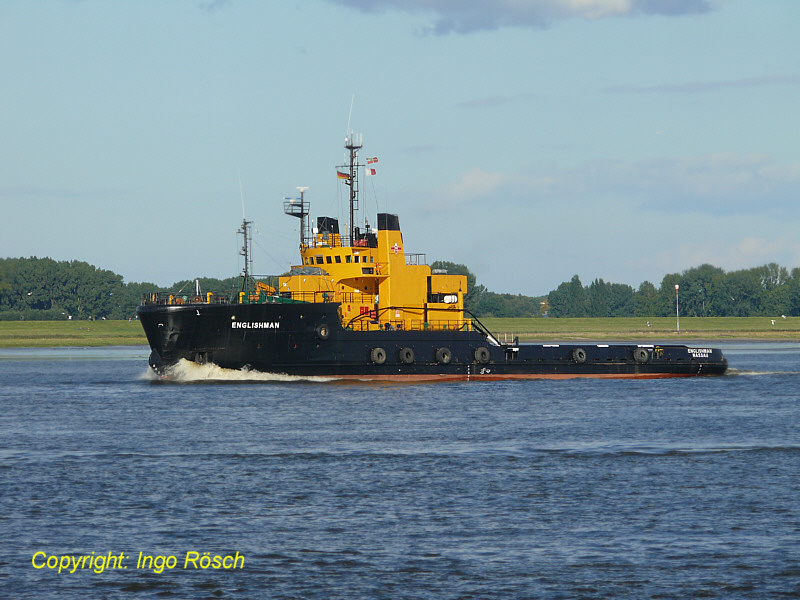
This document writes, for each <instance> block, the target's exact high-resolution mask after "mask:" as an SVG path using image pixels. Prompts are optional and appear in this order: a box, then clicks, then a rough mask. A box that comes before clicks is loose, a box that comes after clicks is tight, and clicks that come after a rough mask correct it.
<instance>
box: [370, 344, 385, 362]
mask: <svg viewBox="0 0 800 600" xmlns="http://www.w3.org/2000/svg"><path fill="white" fill-rule="evenodd" d="M369 358H370V360H371V361H372V362H374V363H375V364H376V365H382V364H383V363H385V362H386V350H384V349H383V348H373V349H372V352H370V353H369Z"/></svg>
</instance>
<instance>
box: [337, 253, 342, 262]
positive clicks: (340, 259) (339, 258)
mask: <svg viewBox="0 0 800 600" xmlns="http://www.w3.org/2000/svg"><path fill="white" fill-rule="evenodd" d="M336 262H337V263H340V262H342V257H341V256H339V255H338V254H337V255H336Z"/></svg>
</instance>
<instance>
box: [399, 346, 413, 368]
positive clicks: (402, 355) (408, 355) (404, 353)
mask: <svg viewBox="0 0 800 600" xmlns="http://www.w3.org/2000/svg"><path fill="white" fill-rule="evenodd" d="M397 358H398V359H399V360H400V362H401V363H403V364H404V365H410V364H411V363H413V362H414V351H413V350H412V349H411V348H401V349H400V351H399V352H398V353H397Z"/></svg>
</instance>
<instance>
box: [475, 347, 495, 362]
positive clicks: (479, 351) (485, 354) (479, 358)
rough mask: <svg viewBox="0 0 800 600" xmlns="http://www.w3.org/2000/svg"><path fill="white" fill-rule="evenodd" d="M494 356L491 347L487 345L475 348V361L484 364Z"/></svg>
mask: <svg viewBox="0 0 800 600" xmlns="http://www.w3.org/2000/svg"><path fill="white" fill-rule="evenodd" d="M491 357H492V355H491V354H489V349H488V348H486V347H485V346H481V347H480V348H475V362H479V363H482V364H486V363H488V362H489V359H490V358H491Z"/></svg>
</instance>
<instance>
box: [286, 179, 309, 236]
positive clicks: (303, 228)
mask: <svg viewBox="0 0 800 600" xmlns="http://www.w3.org/2000/svg"><path fill="white" fill-rule="evenodd" d="M297 189H298V190H300V197H299V198H284V199H283V212H284V213H285V214H287V215H289V216H290V217H298V218H299V219H300V249H301V250H302V249H303V246H305V244H306V238H308V237H309V234H308V227H307V225H306V217H307V216H308V210H309V203H308V202H306V201H305V197H304V195H305V193H306V190H308V187H298V188H297Z"/></svg>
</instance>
